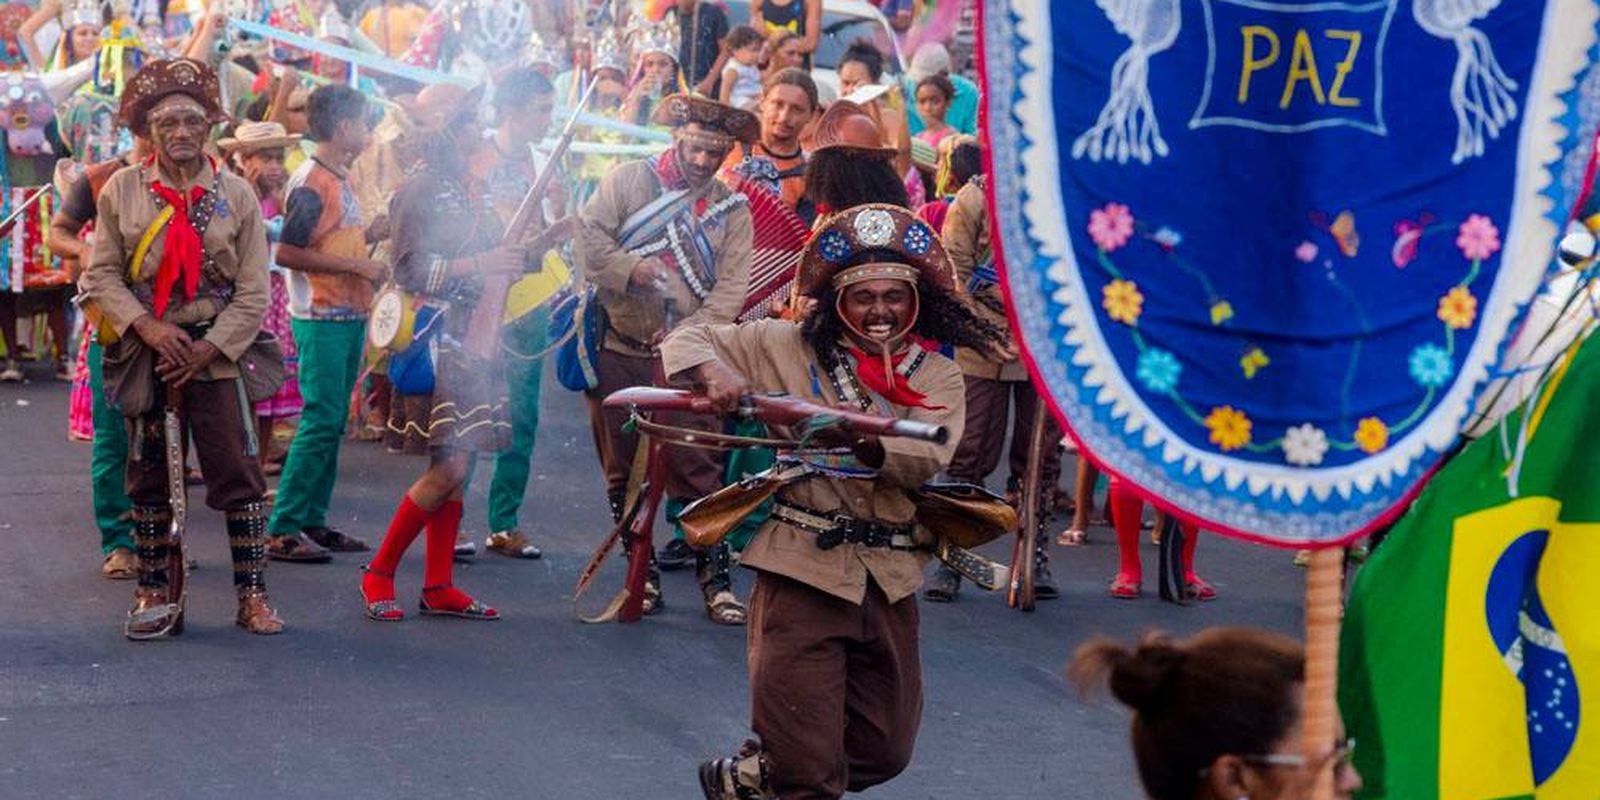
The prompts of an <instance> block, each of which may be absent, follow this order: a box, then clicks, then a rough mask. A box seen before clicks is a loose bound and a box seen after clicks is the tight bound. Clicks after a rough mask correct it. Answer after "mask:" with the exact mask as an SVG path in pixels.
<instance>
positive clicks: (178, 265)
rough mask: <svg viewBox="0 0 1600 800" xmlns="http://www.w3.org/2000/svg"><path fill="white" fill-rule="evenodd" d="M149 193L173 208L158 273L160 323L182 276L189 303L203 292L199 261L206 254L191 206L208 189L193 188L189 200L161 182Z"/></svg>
mask: <svg viewBox="0 0 1600 800" xmlns="http://www.w3.org/2000/svg"><path fill="white" fill-rule="evenodd" d="M150 190H151V191H153V192H155V193H156V196H157V197H159V198H161V199H162V200H164V201H166V203H167V204H168V205H170V206H172V219H171V220H170V221H168V222H167V242H166V245H165V246H164V247H163V248H162V250H161V267H160V269H159V270H158V271H157V272H156V296H155V312H156V318H157V319H160V318H161V317H162V315H163V314H165V313H166V310H167V302H168V301H169V300H171V299H172V287H173V286H174V285H175V284H177V282H178V278H179V277H180V276H182V278H183V295H184V297H185V298H186V299H187V300H189V301H193V300H194V295H195V292H197V291H199V289H200V261H201V259H202V258H204V253H205V250H204V245H203V244H201V242H200V232H199V231H196V230H195V229H194V223H192V222H190V221H189V206H190V205H192V204H194V203H198V202H200V198H202V197H205V194H206V188H205V187H204V186H193V187H190V189H189V195H188V196H187V197H186V196H184V195H183V194H182V193H180V192H179V191H178V190H176V189H173V188H171V187H169V186H166V185H164V184H163V183H161V181H160V180H159V179H158V180H155V181H152V182H151V183H150Z"/></svg>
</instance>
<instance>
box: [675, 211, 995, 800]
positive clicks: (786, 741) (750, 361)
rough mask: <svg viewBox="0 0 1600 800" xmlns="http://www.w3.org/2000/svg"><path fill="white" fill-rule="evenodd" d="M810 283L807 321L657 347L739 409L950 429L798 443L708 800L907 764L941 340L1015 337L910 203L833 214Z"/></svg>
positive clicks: (758, 325) (855, 784)
mask: <svg viewBox="0 0 1600 800" xmlns="http://www.w3.org/2000/svg"><path fill="white" fill-rule="evenodd" d="M797 287H798V289H799V291H800V292H801V293H802V294H805V295H807V296H809V297H811V298H812V299H814V300H815V301H816V310H815V312H813V313H812V314H811V315H810V316H809V317H808V318H807V319H806V321H805V322H804V323H800V324H796V323H794V322H789V321H784V320H771V319H769V320H762V321H759V322H754V323H750V324H746V325H742V326H731V325H711V324H702V325H694V326H685V327H682V328H680V329H678V330H677V331H674V332H673V333H672V334H671V335H669V336H668V337H667V339H666V341H665V342H663V343H662V345H661V358H662V362H663V364H664V366H665V369H666V372H667V374H668V375H669V376H672V377H673V378H675V379H677V380H680V381H687V382H692V383H694V384H695V385H696V386H697V387H698V388H699V389H700V390H701V391H703V392H704V393H705V394H706V395H707V396H708V397H709V398H710V399H711V400H712V402H713V403H714V404H715V406H716V407H717V408H719V409H721V410H723V411H725V412H729V411H732V410H734V409H735V408H737V407H738V404H739V401H740V398H741V397H743V396H744V395H746V394H748V393H751V392H762V393H766V392H781V393H784V394H788V395H792V396H794V397H797V398H800V399H804V400H807V401H809V402H811V403H815V404H817V405H821V406H829V407H843V408H847V409H850V410H853V411H859V412H862V413H868V414H875V415H878V416H885V417H896V418H899V419H906V420H914V421H917V422H921V423H927V424H930V425H939V426H943V427H945V428H946V429H947V430H948V431H949V439H948V441H947V443H944V444H935V443H932V442H926V441H915V440H911V439H901V438H881V439H880V438H878V437H876V436H863V435H857V434H854V433H849V432H846V431H843V430H839V429H834V430H831V431H828V432H827V434H826V438H825V439H823V440H821V441H819V440H818V439H817V438H813V439H812V442H813V443H814V444H816V445H817V446H815V447H809V448H807V449H806V450H805V451H804V452H799V451H797V452H795V453H793V454H791V457H792V458H794V459H795V461H796V465H797V466H803V467H805V468H807V473H806V476H805V477H804V478H803V479H799V480H796V481H794V482H792V483H788V484H787V485H785V486H783V487H782V488H780V489H779V490H778V492H777V494H776V496H775V503H774V505H773V510H772V515H771V517H770V518H769V519H768V521H767V522H766V523H765V524H764V525H763V526H762V527H761V529H760V531H759V532H758V533H757V534H756V536H755V538H754V539H753V540H752V541H751V542H750V544H749V545H748V546H747V547H746V548H745V551H744V554H743V556H742V557H741V561H740V563H741V564H743V565H744V566H746V567H749V568H751V569H753V570H755V571H756V585H755V590H754V592H753V593H752V595H751V601H750V632H749V637H750V645H749V669H750V695H751V728H752V729H753V730H754V731H755V733H756V735H757V736H759V737H760V741H759V743H757V742H751V743H749V744H747V745H746V747H745V748H744V750H743V751H742V752H741V753H740V754H739V755H738V756H735V757H731V758H721V759H714V760H712V761H708V762H706V763H705V764H703V765H702V766H701V768H700V783H701V788H702V789H703V790H704V791H705V796H706V798H708V800H751V799H752V798H771V797H777V798H783V799H784V800H798V798H837V797H841V796H843V795H844V793H845V792H846V791H851V792H859V791H862V790H864V789H867V788H868V787H871V786H876V785H878V784H881V783H884V782H885V781H888V780H889V779H891V778H893V777H894V776H895V775H897V774H899V773H900V771H901V770H903V769H905V766H906V764H907V763H909V762H910V760H911V752H912V749H913V747H914V745H915V743H916V734H917V727H918V724H919V722H920V720H921V716H922V669H921V663H920V661H921V659H920V656H919V654H918V642H917V638H918V634H917V601H916V590H917V586H918V585H919V584H920V583H921V581H922V578H921V568H922V565H923V563H924V562H925V561H926V560H927V551H928V550H929V549H931V547H932V545H933V542H930V541H928V540H927V539H928V537H929V534H928V533H927V531H926V529H925V528H922V527H919V526H918V525H917V524H916V521H915V518H914V515H915V513H916V505H915V503H914V501H913V500H912V496H911V494H910V493H911V492H913V491H915V490H917V489H918V488H919V487H921V486H922V484H923V483H924V482H925V481H927V480H929V479H930V478H933V477H934V476H935V475H936V474H938V472H939V471H940V470H942V469H944V468H945V467H946V466H947V465H948V464H949V463H950V458H951V456H952V455H953V454H954V452H955V445H956V442H958V441H959V440H960V439H961V430H962V425H963V422H964V415H965V405H966V400H965V394H964V391H963V385H962V378H961V370H960V368H959V367H957V366H956V365H955V363H954V362H952V361H951V360H950V359H948V358H945V357H944V356H942V355H939V353H938V352H937V345H934V344H932V342H948V343H952V344H958V345H962V346H967V347H975V348H980V349H983V350H993V349H995V348H997V347H999V346H1000V345H999V342H1000V340H1001V337H1002V336H1003V334H1002V333H1001V332H1000V331H998V330H996V329H995V327H994V326H993V325H991V324H989V323H987V322H985V321H984V320H983V319H981V318H979V317H977V316H976V315H975V314H974V313H973V312H972V311H971V309H969V308H968V307H967V306H966V305H965V304H964V302H963V301H962V300H961V299H959V296H958V294H957V290H956V288H955V286H954V281H953V278H952V272H951V270H950V262H949V259H948V258H946V256H945V253H944V248H943V247H941V246H940V244H939V237H938V234H937V233H936V232H935V231H934V230H933V229H932V228H930V227H929V226H928V225H927V223H924V222H922V221H920V220H918V219H916V218H915V217H913V216H912V214H911V212H909V211H907V210H906V209H904V208H900V207H898V206H892V205H887V204H869V205H864V206H857V207H854V208H851V209H848V210H846V211H844V212H842V213H840V214H837V215H835V216H833V217H831V218H829V219H828V220H826V221H824V222H823V223H822V224H821V225H820V226H819V229H818V231H817V235H816V236H814V237H813V238H812V239H811V240H810V241H809V242H808V243H807V245H806V249H805V251H804V253H803V254H802V256H801V262H800V272H799V277H798V278H797Z"/></svg>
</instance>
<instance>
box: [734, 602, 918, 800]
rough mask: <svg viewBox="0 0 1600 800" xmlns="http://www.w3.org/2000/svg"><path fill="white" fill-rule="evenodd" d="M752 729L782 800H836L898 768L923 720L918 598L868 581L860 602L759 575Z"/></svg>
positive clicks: (753, 616)
mask: <svg viewBox="0 0 1600 800" xmlns="http://www.w3.org/2000/svg"><path fill="white" fill-rule="evenodd" d="M749 658H750V695H751V728H752V729H754V730H755V733H756V735H757V736H759V737H760V738H761V747H762V750H763V751H765V753H766V755H767V759H768V761H769V769H770V773H769V776H770V783H771V786H772V789H773V791H774V792H776V793H777V796H778V797H779V798H780V800H810V799H811V798H837V797H842V796H843V795H844V793H845V792H846V791H847V790H848V791H852V792H859V791H862V790H864V789H867V788H868V787H871V786H876V785H878V784H880V783H884V782H885V781H888V780H889V779H890V778H893V777H894V776H896V775H899V774H900V772H901V771H902V770H904V769H905V768H906V765H907V764H909V763H911V751H912V748H913V747H915V745H916V741H917V726H918V725H919V724H920V723H921V721H922V661H921V655H920V654H919V652H918V645H917V601H916V598H915V597H907V598H905V599H904V600H901V601H900V602H898V603H895V604H893V605H891V604H890V603H889V601H888V598H886V597H885V596H884V594H883V590H882V589H880V588H878V585H877V584H876V583H874V582H872V581H871V580H870V579H869V580H868V582H867V596H866V601H865V602H864V603H863V604H862V605H859V606H858V605H856V604H854V603H851V602H849V601H848V600H841V599H839V598H837V597H834V596H833V595H830V594H827V593H826V592H823V591H820V590H818V589H814V588H812V587H810V586H808V585H806V584H804V583H801V582H799V581H797V580H794V579H792V578H786V577H783V576H782V575H778V574H776V573H771V572H757V573H756V585H755V590H754V591H753V592H752V594H751V597H750V653H749Z"/></svg>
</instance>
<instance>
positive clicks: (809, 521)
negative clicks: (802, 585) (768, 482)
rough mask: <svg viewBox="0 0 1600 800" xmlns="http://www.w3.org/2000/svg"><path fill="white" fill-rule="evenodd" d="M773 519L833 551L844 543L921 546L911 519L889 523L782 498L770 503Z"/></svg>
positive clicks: (915, 547)
mask: <svg viewBox="0 0 1600 800" xmlns="http://www.w3.org/2000/svg"><path fill="white" fill-rule="evenodd" d="M772 518H773V519H776V520H778V521H780V522H786V523H788V524H790V525H793V526H794V527H796V528H799V529H800V530H803V531H806V532H808V533H811V534H814V535H815V536H816V537H817V549H819V550H832V549H833V548H835V547H838V546H839V545H841V544H845V543H846V542H849V543H853V544H859V545H861V546H863V547H882V548H888V549H890V550H918V549H920V548H919V547H918V545H917V544H916V541H915V540H914V538H913V533H914V532H915V530H916V526H915V524H913V523H910V522H905V523H900V524H892V523H887V522H879V521H877V520H871V519H858V518H856V517H852V516H850V515H848V514H841V513H829V512H826V511H818V510H816V509H814V508H807V507H805V506H802V505H799V504H797V503H795V502H793V501H790V500H785V499H782V498H779V499H778V501H777V502H776V503H774V504H773V506H772Z"/></svg>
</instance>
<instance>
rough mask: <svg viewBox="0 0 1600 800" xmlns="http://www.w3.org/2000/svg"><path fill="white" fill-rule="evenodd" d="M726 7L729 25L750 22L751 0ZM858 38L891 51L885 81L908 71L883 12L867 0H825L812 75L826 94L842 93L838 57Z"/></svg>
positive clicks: (885, 63)
mask: <svg viewBox="0 0 1600 800" xmlns="http://www.w3.org/2000/svg"><path fill="white" fill-rule="evenodd" d="M727 8H728V24H729V25H733V26H737V25H746V24H748V23H749V22H750V0H728V2H727ZM857 39H869V40H871V41H873V42H875V43H876V44H877V45H878V48H879V49H880V50H883V51H884V52H885V53H887V54H888V57H887V58H885V59H884V61H883V78H884V79H883V82H884V83H886V84H889V85H891V86H898V85H899V82H900V76H901V75H902V74H904V73H905V61H904V59H903V58H901V55H900V46H899V44H898V43H897V41H896V39H895V35H894V30H893V29H891V28H890V27H889V20H888V19H887V18H885V17H884V16H883V12H881V11H879V10H878V7H877V6H875V5H873V4H871V3H868V2H866V1H865V0H823V3H822V36H821V37H819V38H818V40H817V52H815V53H813V54H812V57H811V76H812V77H813V78H815V79H816V81H817V87H818V88H819V89H821V91H822V94H823V96H824V97H837V96H838V95H839V60H840V59H841V58H843V57H844V51H845V50H846V49H848V48H849V47H850V43H851V42H854V41H855V40H857Z"/></svg>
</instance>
